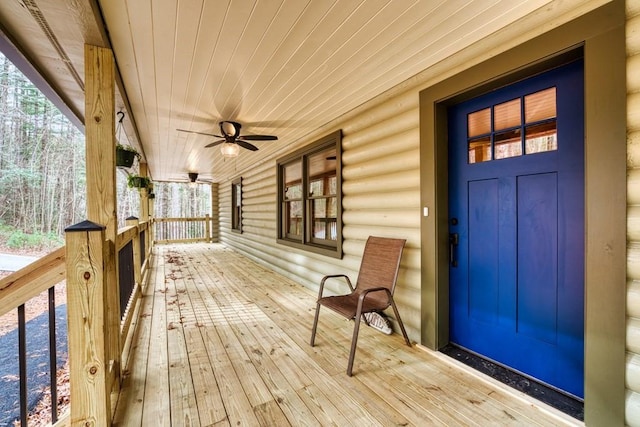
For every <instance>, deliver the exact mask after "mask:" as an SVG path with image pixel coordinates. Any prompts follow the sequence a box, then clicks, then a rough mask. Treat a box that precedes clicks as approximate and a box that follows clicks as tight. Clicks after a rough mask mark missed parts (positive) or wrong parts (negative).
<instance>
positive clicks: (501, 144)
mask: <svg viewBox="0 0 640 427" xmlns="http://www.w3.org/2000/svg"><path fill="white" fill-rule="evenodd" d="M494 138H495V140H494V145H495V147H494V151H495V156H496V159H506V158H508V157H516V156H521V155H522V138H521V137H520V129H515V130H512V131H508V132H501V133H496V135H495V137H494Z"/></svg>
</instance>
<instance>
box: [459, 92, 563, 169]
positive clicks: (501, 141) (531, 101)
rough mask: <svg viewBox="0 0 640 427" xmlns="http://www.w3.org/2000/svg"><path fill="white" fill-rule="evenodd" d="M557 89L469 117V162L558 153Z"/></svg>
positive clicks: (497, 105)
mask: <svg viewBox="0 0 640 427" xmlns="http://www.w3.org/2000/svg"><path fill="white" fill-rule="evenodd" d="M556 122H557V117H556V88H555V87H551V88H548V89H544V90H541V91H538V92H534V93H532V94H528V95H525V96H522V97H519V98H514V99H512V100H509V101H506V102H502V103H499V104H495V105H493V106H491V107H489V108H484V109H482V110H479V111H475V112H473V113H470V114H469V115H468V116H467V147H468V162H469V163H482V162H488V161H491V160H499V159H507V158H510V157H519V156H522V155H523V154H535V153H542V152H545V151H555V150H557V149H558V138H557V123H556Z"/></svg>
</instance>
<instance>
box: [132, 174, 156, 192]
mask: <svg viewBox="0 0 640 427" xmlns="http://www.w3.org/2000/svg"><path fill="white" fill-rule="evenodd" d="M149 184H151V180H149V178H147V177H146V176H140V175H129V176H128V177H127V185H128V186H129V188H138V189H140V188H148V187H149Z"/></svg>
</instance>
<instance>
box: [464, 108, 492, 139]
mask: <svg viewBox="0 0 640 427" xmlns="http://www.w3.org/2000/svg"><path fill="white" fill-rule="evenodd" d="M467 129H468V134H469V138H473V137H474V136H479V135H485V134H487V133H489V132H491V108H485V109H484V110H480V111H476V112H475V113H471V114H469V116H468V117H467Z"/></svg>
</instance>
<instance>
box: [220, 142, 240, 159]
mask: <svg viewBox="0 0 640 427" xmlns="http://www.w3.org/2000/svg"><path fill="white" fill-rule="evenodd" d="M220 152H221V153H222V155H223V156H224V157H237V156H238V153H239V152H240V146H239V145H237V144H234V143H232V142H231V143H230V142H225V143H224V144H222V145H221V146H220Z"/></svg>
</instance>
